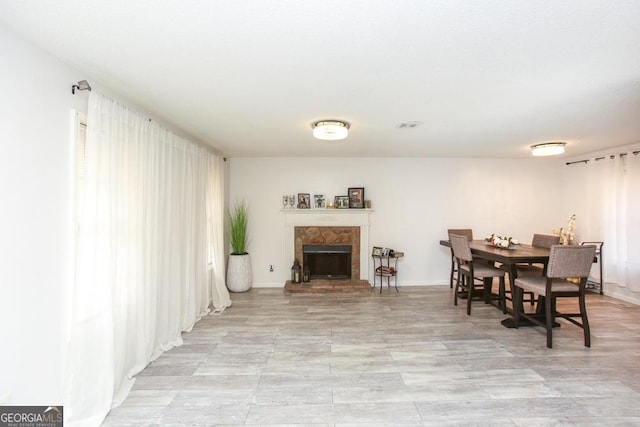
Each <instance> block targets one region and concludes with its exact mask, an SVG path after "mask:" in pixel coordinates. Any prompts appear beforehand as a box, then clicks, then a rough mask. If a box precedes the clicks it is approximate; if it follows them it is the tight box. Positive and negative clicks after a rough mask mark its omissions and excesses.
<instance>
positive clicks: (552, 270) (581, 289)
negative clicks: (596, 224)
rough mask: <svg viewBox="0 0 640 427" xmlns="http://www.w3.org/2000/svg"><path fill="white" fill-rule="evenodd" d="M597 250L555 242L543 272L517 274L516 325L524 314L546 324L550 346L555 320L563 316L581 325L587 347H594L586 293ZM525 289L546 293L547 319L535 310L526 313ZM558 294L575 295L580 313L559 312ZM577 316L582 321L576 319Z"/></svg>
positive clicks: (531, 319)
mask: <svg viewBox="0 0 640 427" xmlns="http://www.w3.org/2000/svg"><path fill="white" fill-rule="evenodd" d="M595 253H596V247H595V246H577V245H571V246H567V245H564V246H563V245H554V246H552V247H551V252H550V254H549V264H548V265H547V272H546V274H545V275H544V276H524V277H518V278H516V280H515V287H514V294H515V297H514V303H513V311H514V320H515V322H514V323H515V327H516V328H517V327H518V326H519V324H520V319H521V318H525V319H527V320H529V321H530V322H532V323H534V324H536V325H540V326H543V327H545V328H546V330H547V347H549V348H551V346H552V340H553V324H554V322H555V319H556V318H557V317H561V318H564V319H566V320H568V321H569V322H571V323H573V324H574V325H577V326H580V327H581V328H582V329H583V331H584V345H585V347H591V334H590V330H589V319H588V318H587V307H586V301H585V299H586V298H585V294H586V283H587V278H588V277H589V272H590V271H591V264H592V263H593V257H594V255H595ZM569 278H570V279H571V280H577V282H578V283H573V282H572V281H569V280H567V279H569ZM524 291H529V292H533V293H534V294H536V295H539V296H540V297H544V316H545V317H544V321H542V320H540V318H539V317H537V316H535V315H534V314H533V313H525V312H524V311H523V310H522V293H523V292H524ZM558 298H576V299H577V300H578V307H579V313H560V312H558V311H556V300H557V299H558ZM578 317H579V318H580V319H581V321H577V320H576V318H578Z"/></svg>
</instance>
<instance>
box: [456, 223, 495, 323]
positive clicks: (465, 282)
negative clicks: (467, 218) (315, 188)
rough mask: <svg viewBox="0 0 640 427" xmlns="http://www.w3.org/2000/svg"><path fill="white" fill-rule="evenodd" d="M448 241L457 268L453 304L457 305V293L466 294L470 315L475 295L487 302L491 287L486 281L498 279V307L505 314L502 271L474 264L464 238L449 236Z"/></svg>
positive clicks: (489, 266)
mask: <svg viewBox="0 0 640 427" xmlns="http://www.w3.org/2000/svg"><path fill="white" fill-rule="evenodd" d="M449 240H450V241H451V249H452V250H453V255H454V257H455V258H456V264H457V267H458V275H457V279H456V287H455V289H454V292H453V304H454V305H458V292H466V298H467V315H470V314H471V301H472V300H473V299H474V298H475V297H476V295H480V296H481V298H480V299H482V300H483V301H485V302H489V300H490V298H492V296H491V286H490V285H489V284H488V279H493V278H494V277H498V278H499V280H500V291H499V292H500V306H501V308H502V311H503V313H506V306H505V304H504V298H503V297H504V274H505V272H504V270H501V269H499V268H496V267H493V266H491V265H489V264H485V263H479V262H474V261H473V255H472V254H471V248H470V247H469V240H468V239H467V237H466V236H460V235H457V234H450V235H449ZM476 279H479V280H482V283H477V282H476ZM485 279H486V280H487V281H485ZM480 290H482V293H480V292H478V291H480ZM475 299H479V298H475Z"/></svg>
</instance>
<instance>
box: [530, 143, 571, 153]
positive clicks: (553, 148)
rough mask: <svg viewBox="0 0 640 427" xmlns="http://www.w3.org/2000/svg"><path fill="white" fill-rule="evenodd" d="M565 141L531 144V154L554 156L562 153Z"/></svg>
mask: <svg viewBox="0 0 640 427" xmlns="http://www.w3.org/2000/svg"><path fill="white" fill-rule="evenodd" d="M565 145H567V143H566V142H545V143H543V144H536V145H532V146H531V154H533V155H534V156H555V155H557V154H562V153H564V146H565Z"/></svg>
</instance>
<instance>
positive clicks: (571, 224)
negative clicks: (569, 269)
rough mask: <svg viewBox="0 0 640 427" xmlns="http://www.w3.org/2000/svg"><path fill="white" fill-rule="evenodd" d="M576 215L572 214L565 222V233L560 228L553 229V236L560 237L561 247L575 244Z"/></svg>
mask: <svg viewBox="0 0 640 427" xmlns="http://www.w3.org/2000/svg"><path fill="white" fill-rule="evenodd" d="M575 231H576V214H572V215H571V216H570V217H569V220H568V221H567V231H564V230H563V229H562V227H560V229H559V230H557V229H555V228H554V229H553V231H552V233H553V235H554V236H559V237H560V244H561V245H574V244H575V242H576V233H575Z"/></svg>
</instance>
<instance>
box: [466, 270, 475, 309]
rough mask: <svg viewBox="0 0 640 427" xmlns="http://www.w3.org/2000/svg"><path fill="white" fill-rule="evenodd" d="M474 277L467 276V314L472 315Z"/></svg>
mask: <svg viewBox="0 0 640 427" xmlns="http://www.w3.org/2000/svg"><path fill="white" fill-rule="evenodd" d="M473 280H474V279H473V277H470V276H467V316H471V299H472V297H473V287H474V283H473Z"/></svg>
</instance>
